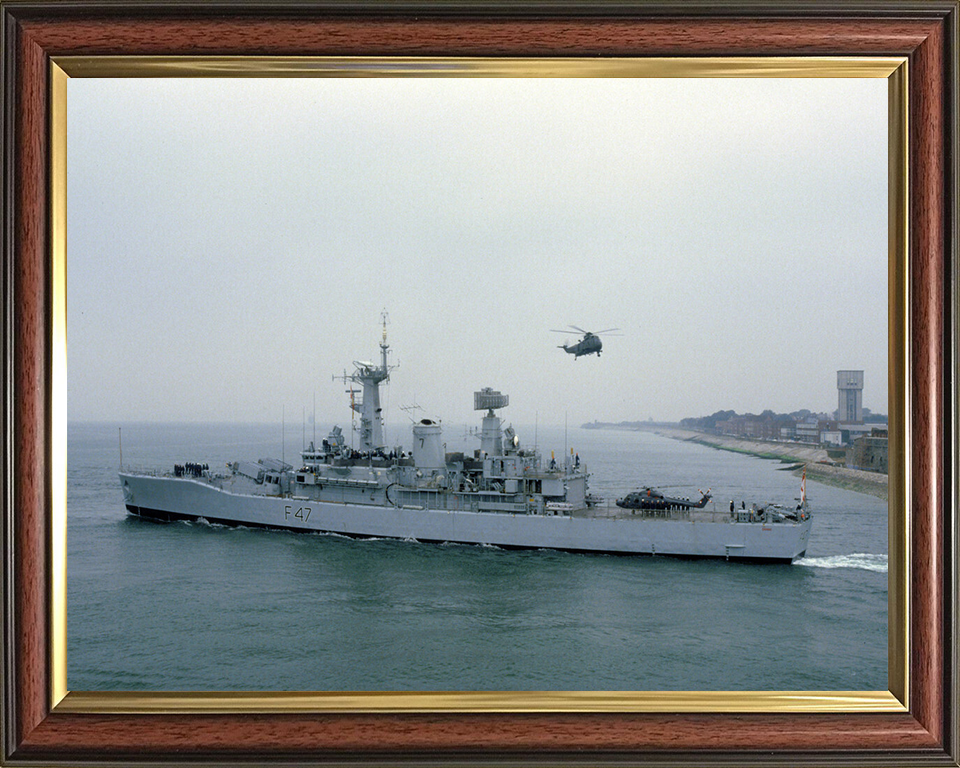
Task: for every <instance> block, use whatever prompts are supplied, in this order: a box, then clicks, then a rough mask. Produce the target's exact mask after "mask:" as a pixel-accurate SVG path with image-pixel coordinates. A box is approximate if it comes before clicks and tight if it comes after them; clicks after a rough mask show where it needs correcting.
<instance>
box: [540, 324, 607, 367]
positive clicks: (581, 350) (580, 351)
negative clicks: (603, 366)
mask: <svg viewBox="0 0 960 768" xmlns="http://www.w3.org/2000/svg"><path fill="white" fill-rule="evenodd" d="M570 327H571V328H573V329H574V330H572V331H559V330H557V329H556V328H551V329H550V330H551V332H552V333H571V334H574V335H577V336H579V335H580V334H583V338H582V339H580V341H578V342H577V343H576V344H558V345H557V346H558V347H559V348H560V349H562V350H563V351H564V352H566V353H567V354H568V355H573V359H574V360H576V359H577V358H578V357H580V356H582V355H592V354H594V353H595V354H596V355H597V357H600V350H601V349H603V342H602V341H600V334H602V333H605V334H608V335H611V336H622V335H623V334H621V333H613V331H619V330H620V329H619V328H607V329H606V330H605V331H597V332H596V333H593V332H592V331H585V330H583V328H578V327H577V326H575V325H571V326H570Z"/></svg>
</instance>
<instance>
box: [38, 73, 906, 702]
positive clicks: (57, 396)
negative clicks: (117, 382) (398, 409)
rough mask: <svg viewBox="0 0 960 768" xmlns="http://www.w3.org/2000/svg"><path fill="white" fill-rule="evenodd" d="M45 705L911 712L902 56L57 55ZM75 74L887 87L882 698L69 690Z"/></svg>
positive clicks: (841, 694) (837, 694)
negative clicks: (70, 193)
mask: <svg viewBox="0 0 960 768" xmlns="http://www.w3.org/2000/svg"><path fill="white" fill-rule="evenodd" d="M50 67H51V70H50V78H49V88H50V97H51V98H50V104H51V109H50V126H49V129H50V132H49V136H50V142H51V147H50V150H51V151H50V169H49V181H48V185H49V193H50V206H49V213H48V216H49V231H50V248H51V254H50V257H51V258H50V270H51V271H50V277H51V286H52V308H51V314H52V317H51V332H52V335H53V338H52V344H51V350H52V353H51V354H52V359H51V360H50V361H49V362H50V371H51V389H50V392H51V401H52V402H51V445H52V448H51V453H52V455H51V464H50V466H51V492H52V496H51V498H52V504H51V525H50V541H49V553H50V557H51V571H50V573H51V579H50V603H49V605H50V608H49V611H50V626H51V632H50V648H49V657H50V664H51V676H50V680H51V684H50V704H51V709H52V710H53V711H55V712H57V713H101V714H107V713H109V714H145V713H167V714H173V713H197V714H199V713H204V714H214V713H225V714H232V713H244V712H277V713H333V712H340V713H346V712H350V713H396V712H423V713H457V712H463V713H477V712H504V713H519V712H536V713H561V712H566V713H573V712H585V713H586V712H630V713H641V712H661V713H663V712H670V713H693V712H703V713H705V712H716V713H757V712H768V713H804V712H805V713H856V712H906V711H908V710H909V700H908V693H909V677H908V669H909V663H908V660H909V653H910V631H909V615H910V612H909V594H910V592H909V583H910V561H909V551H910V547H909V544H910V520H911V513H910V509H909V507H908V502H907V500H908V499H909V498H910V493H909V491H910V467H909V465H908V463H907V457H908V456H909V455H910V453H911V452H910V450H909V447H910V446H909V439H910V412H909V407H908V404H909V396H910V392H909V384H908V377H907V371H908V370H909V339H910V333H909V322H910V317H909V284H910V283H909V266H910V265H909V258H908V253H909V226H908V225H909V218H908V214H909V208H908V199H907V189H908V180H909V165H908V159H909V152H908V146H907V140H908V136H909V132H908V123H907V114H908V113H907V105H908V102H909V88H908V83H909V79H908V61H907V58H906V57H859V56H852V57H843V56H835V57H829V56H828V57H824V56H819V57H719V58H713V57H697V58H602V59H578V58H555V59H554V58H531V59H523V58H474V57H470V58H457V57H246V56H213V57H180V56H60V57H53V58H52V59H51V62H50ZM72 77H101V78H103V77H111V78H147V77H178V78H179V77H184V78H186V77H528V78H529V77H535V78H536V77H539V78H546V77H607V78H609V77H661V78H666V77H672V78H710V77H726V78H729V77H764V78H770V77H791V78H792V77H817V78H838V77H856V78H867V77H869V78H885V79H886V80H887V81H888V269H889V279H888V328H889V334H888V338H889V357H888V366H889V373H888V379H889V445H890V448H889V468H890V473H889V493H888V518H889V521H888V552H889V553H890V557H889V559H888V606H889V608H888V686H889V689H888V690H887V691H523V692H510V691H486V692H472V691H463V692H453V691H440V692H438V691H433V692H291V693H280V692H238V693H224V692H209V693H207V692H202V693H197V692H124V691H108V692H91V691H69V689H68V687H67V492H66V489H67V407H66V406H67V295H66V286H67V232H66V221H67V216H66V214H67V97H68V81H69V79H70V78H72Z"/></svg>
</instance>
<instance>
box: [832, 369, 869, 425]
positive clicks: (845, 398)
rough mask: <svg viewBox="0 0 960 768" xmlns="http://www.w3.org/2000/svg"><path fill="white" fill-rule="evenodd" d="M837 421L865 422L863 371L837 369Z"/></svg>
mask: <svg viewBox="0 0 960 768" xmlns="http://www.w3.org/2000/svg"><path fill="white" fill-rule="evenodd" d="M837 421H840V422H844V423H854V424H860V423H863V371H837Z"/></svg>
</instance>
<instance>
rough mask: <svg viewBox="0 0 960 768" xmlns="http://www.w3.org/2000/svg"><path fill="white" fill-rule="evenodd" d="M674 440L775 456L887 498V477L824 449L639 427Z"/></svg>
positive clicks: (823, 479)
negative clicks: (837, 459)
mask: <svg viewBox="0 0 960 768" xmlns="http://www.w3.org/2000/svg"><path fill="white" fill-rule="evenodd" d="M640 429H644V430H646V431H649V432H654V433H656V434H658V435H661V436H663V437H669V438H671V439H673V440H686V441H688V442H691V443H700V444H701V445H707V446H710V447H711V448H717V449H719V450H721V451H733V452H735V453H744V454H747V455H749V456H758V457H760V458H762V459H776V460H778V461H782V462H784V463H786V464H793V465H795V466H793V467H792V468H791V471H792V472H793V474H795V475H799V474H800V472H801V470H802V468H803V467H804V466H806V468H807V477H808V478H810V479H811V480H815V481H817V482H820V483H823V484H824V485H832V486H834V487H835V488H845V489H847V490H849V491H857V492H858V493H867V494H870V495H871V496H876V497H878V498H881V499H886V498H887V476H886V475H884V474H881V473H879V472H865V471H863V470H861V469H849V468H847V467H840V466H837V465H835V464H833V463H832V462H831V461H830V457H829V456H828V455H827V452H826V450H825V449H823V448H819V447H816V446H810V445H798V444H797V443H779V442H772V441H766V440H745V439H743V438H739V437H730V436H728V435H713V434H708V433H706V432H696V431H694V430H692V429H680V428H679V427H665V426H659V425H658V426H651V427H640Z"/></svg>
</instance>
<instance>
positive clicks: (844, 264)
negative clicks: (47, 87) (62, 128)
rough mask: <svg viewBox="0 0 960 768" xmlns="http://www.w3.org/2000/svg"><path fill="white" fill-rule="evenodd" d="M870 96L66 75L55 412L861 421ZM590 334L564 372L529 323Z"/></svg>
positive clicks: (871, 270) (873, 355) (579, 84)
mask: <svg viewBox="0 0 960 768" xmlns="http://www.w3.org/2000/svg"><path fill="white" fill-rule="evenodd" d="M886 102H887V85H886V81H885V80H883V79H863V80H857V79H836V80H833V79H830V80H822V79H784V80H770V79H729V80H724V79H706V80H690V79H663V80H661V79H546V80H532V79H417V78H400V79H377V78H363V79H355V78H350V79H338V78H330V79H307V78H298V79H289V80H264V79H253V80H242V79H225V80H208V79H185V80H172V79H147V80H136V79H119V80H108V79H78V78H75V79H71V80H70V81H69V86H68V275H69V277H68V382H69V416H70V418H71V419H76V420H109V421H121V422H122V421H134V420H136V421H143V420H147V421H151V420H152V421H262V422H277V421H278V420H279V419H280V414H281V412H282V411H283V410H285V412H286V415H287V418H288V419H289V420H290V422H291V423H294V422H296V423H297V424H299V421H300V416H301V409H302V408H306V410H307V413H308V414H309V413H310V411H311V410H312V408H313V398H314V396H315V397H316V404H317V421H318V422H320V423H328V422H334V421H338V422H340V423H346V422H348V421H349V408H348V398H347V396H346V395H345V394H344V389H345V387H344V384H343V382H337V381H334V380H332V374H335V373H343V370H344V368H347V369H351V368H352V365H351V363H352V361H353V360H376V359H377V354H378V347H377V344H378V342H379V339H380V332H381V328H380V313H381V311H382V310H384V309H386V311H387V312H388V313H389V325H388V334H389V343H390V344H391V346H392V352H391V362H392V363H394V364H396V363H399V368H398V369H397V370H396V371H394V373H393V375H392V378H391V382H390V384H389V385H387V386H386V387H385V388H384V392H383V395H384V402H385V405H386V407H387V419H388V420H389V421H394V422H402V421H403V420H405V418H406V417H405V415H404V413H403V412H402V411H401V410H400V407H401V406H405V405H412V404H414V403H416V404H417V405H419V406H421V407H422V408H423V409H424V411H423V412H422V414H421V415H427V416H431V417H434V418H440V419H442V420H444V421H445V422H447V423H452V424H457V425H460V424H463V423H470V424H473V423H475V422H477V421H478V419H479V416H480V414H476V415H474V414H473V413H472V412H471V409H472V405H473V396H472V393H473V391H474V390H476V389H479V388H481V387H484V386H490V387H493V388H495V389H500V390H501V391H503V392H505V393H508V394H509V395H510V400H511V405H510V407H509V408H508V409H506V410H505V411H504V412H503V413H502V415H503V416H504V417H505V418H507V419H508V420H510V421H512V422H514V423H518V424H531V423H533V422H534V420H538V421H539V423H541V424H551V423H552V424H563V422H564V419H565V418H566V419H568V420H569V423H570V424H579V423H581V422H584V421H591V420H593V419H599V420H601V421H619V420H624V419H626V420H635V419H647V418H649V417H652V418H654V419H657V420H679V419H681V418H683V417H685V416H701V415H706V414H709V413H712V412H714V411H717V410H720V409H734V410H736V411H738V412H741V413H742V412H746V411H752V412H760V411H762V410H764V409H766V408H772V409H774V410H776V411H792V410H796V409H799V408H810V409H812V410H824V411H832V410H833V409H835V408H836V407H837V390H836V371H837V370H838V369H847V368H850V369H863V370H864V371H865V386H864V393H863V404H864V405H865V406H866V407H868V408H871V409H873V410H874V411H879V412H881V413H886V412H887V378H886V377H887V224H886V220H887V153H886V140H887V128H886V125H887V111H886V110H887V107H886ZM568 324H574V325H578V326H581V327H583V328H586V329H590V330H602V329H605V328H611V327H617V328H620V329H621V331H622V334H623V335H622V336H610V337H607V338H606V339H605V341H604V348H603V354H602V356H601V357H600V358H597V357H596V356H591V357H585V358H580V359H577V360H575V359H574V358H573V357H572V356H570V355H566V354H564V352H563V351H562V350H560V349H558V348H557V345H558V344H560V343H562V342H564V341H569V340H571V339H572V340H574V341H575V340H576V339H575V338H574V337H564V336H561V335H560V334H557V333H552V332H551V329H556V328H564V327H566V326H567V325H568Z"/></svg>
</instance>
